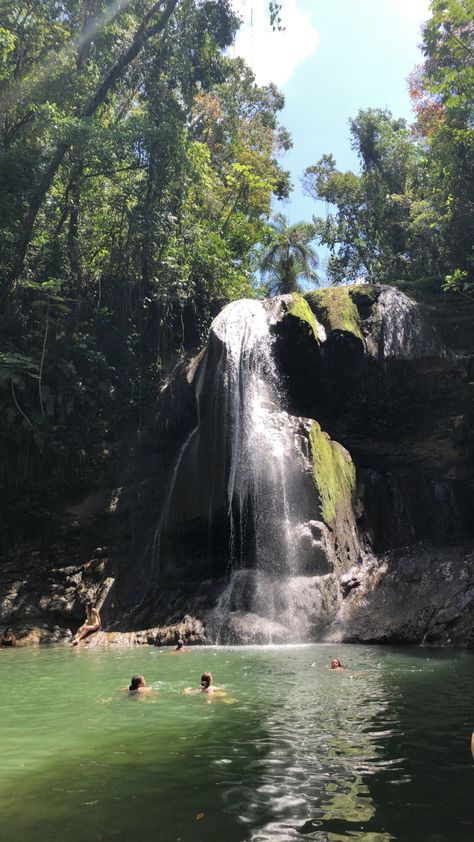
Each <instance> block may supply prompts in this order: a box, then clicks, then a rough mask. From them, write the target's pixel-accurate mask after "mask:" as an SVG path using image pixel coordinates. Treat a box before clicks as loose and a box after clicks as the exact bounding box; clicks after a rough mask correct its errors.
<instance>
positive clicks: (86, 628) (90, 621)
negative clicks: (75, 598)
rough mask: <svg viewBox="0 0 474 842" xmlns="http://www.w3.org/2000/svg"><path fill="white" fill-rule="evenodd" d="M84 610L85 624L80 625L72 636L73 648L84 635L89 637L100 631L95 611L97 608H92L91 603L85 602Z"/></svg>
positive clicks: (98, 617)
mask: <svg viewBox="0 0 474 842" xmlns="http://www.w3.org/2000/svg"><path fill="white" fill-rule="evenodd" d="M85 610H86V620H85V623H83V624H82V626H81V627H80V628H78V630H77V632H76V634H75V635H74V637H73V639H72V641H71V643H72V645H73V646H77V644H78V643H79V641H80V640H82V638H83V637H85V636H86V635H91V634H93V633H94V632H96V631H99V629H100V615H99V612H98V611H97V608H93V606H92V602H86V604H85Z"/></svg>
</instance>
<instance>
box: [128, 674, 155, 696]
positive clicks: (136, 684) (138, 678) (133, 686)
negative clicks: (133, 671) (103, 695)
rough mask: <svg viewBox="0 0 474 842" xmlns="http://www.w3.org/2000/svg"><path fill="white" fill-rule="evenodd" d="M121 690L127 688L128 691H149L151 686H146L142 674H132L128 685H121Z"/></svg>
mask: <svg viewBox="0 0 474 842" xmlns="http://www.w3.org/2000/svg"><path fill="white" fill-rule="evenodd" d="M122 689H123V690H128V692H129V693H145V694H146V693H151V692H152V691H151V687H147V686H146V681H145V676H144V675H132V677H131V679H130V687H123V688H122Z"/></svg>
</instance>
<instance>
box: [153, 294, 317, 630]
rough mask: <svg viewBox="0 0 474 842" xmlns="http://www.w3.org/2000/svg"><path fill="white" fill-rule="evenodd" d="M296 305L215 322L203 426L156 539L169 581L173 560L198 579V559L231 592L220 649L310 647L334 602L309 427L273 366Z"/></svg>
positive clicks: (256, 308) (264, 304)
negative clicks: (288, 407) (240, 643)
mask: <svg viewBox="0 0 474 842" xmlns="http://www.w3.org/2000/svg"><path fill="white" fill-rule="evenodd" d="M290 304H291V296H282V297H280V298H275V299H272V300H270V301H256V300H243V301H236V302H233V303H231V304H229V305H228V306H227V307H225V308H224V309H223V310H222V312H221V313H220V314H219V315H218V316H217V318H216V319H215V320H214V322H213V324H212V326H211V330H210V338H209V343H208V347H207V350H206V354H205V356H204V358H203V359H202V360H201V363H200V369H199V371H198V374H197V379H196V384H197V385H196V402H197V405H198V406H197V424H196V426H195V428H194V429H193V430H192V431H191V433H190V434H189V435H188V439H187V440H186V442H185V444H184V445H183V447H182V448H181V451H180V454H179V458H178V461H177V464H176V467H175V471H174V476H173V480H172V484H171V487H170V490H169V494H168V498H167V500H166V503H165V507H164V510H163V513H162V516H161V518H160V521H159V524H158V527H157V530H156V534H155V542H154V543H155V557H156V565H155V566H156V567H157V568H158V569H160V571H161V569H162V567H163V565H162V559H161V556H163V555H164V556H167V558H168V565H166V564H165V565H164V567H165V568H166V566H168V569H169V570H170V569H171V567H173V566H174V568H176V566H177V565H184V566H185V570H189V571H190V573H189V575H192V570H193V568H194V567H195V564H196V559H197V558H199V559H200V569H202V568H203V566H204V568H206V564H207V567H208V569H209V577H210V580H209V587H210V588H211V587H212V586H213V585H214V584H215V581H216V579H218V578H219V579H220V581H221V583H223V584H221V587H220V593H219V592H218V591H217V592H216V605H215V609H214V610H212V611H211V612H210V614H209V625H210V627H211V630H212V631H211V635H212V637H213V638H215V639H217V640H234V639H238V640H258V641H272V640H278V641H282V640H306V639H308V638H309V637H311V636H313V635H314V633H315V629H316V628H317V627H318V624H319V623H320V621H321V618H322V617H324V616H325V615H326V614H327V613H328V611H329V610H330V609H329V603H331V602H334V599H333V596H332V595H331V591H332V587H333V585H332V577H331V575H330V574H331V572H332V570H333V562H334V559H333V552H332V547H331V542H330V540H329V538H328V530H327V527H326V526H325V524H324V523H322V522H320V520H315V518H318V511H319V508H318V506H319V498H318V495H317V492H316V489H315V485H314V481H313V477H312V466H311V460H310V458H309V444H308V431H309V426H310V422H308V421H306V420H305V419H301V418H297V417H295V416H291V415H289V414H288V413H287V412H286V411H285V409H284V395H283V393H282V388H281V384H280V382H279V376H278V372H277V369H276V365H275V360H274V353H273V351H274V347H273V346H274V335H273V333H272V329H271V328H272V325H273V324H275V323H276V322H277V321H279V320H281V319H282V318H283V316H284V315H285V313H286V312H287V310H288V308H289V306H290ZM193 548H194V553H193ZM203 559H205V560H204V561H203Z"/></svg>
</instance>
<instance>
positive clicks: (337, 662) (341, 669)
mask: <svg viewBox="0 0 474 842" xmlns="http://www.w3.org/2000/svg"><path fill="white" fill-rule="evenodd" d="M331 669H332V670H336V672H344V670H345V667H343V666H342V664H341V662H340V660H339V658H333V659H332V661H331Z"/></svg>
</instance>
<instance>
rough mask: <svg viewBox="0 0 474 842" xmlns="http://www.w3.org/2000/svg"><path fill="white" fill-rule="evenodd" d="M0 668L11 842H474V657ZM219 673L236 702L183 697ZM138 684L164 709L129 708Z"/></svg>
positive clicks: (62, 659) (224, 652)
mask: <svg viewBox="0 0 474 842" xmlns="http://www.w3.org/2000/svg"><path fill="white" fill-rule="evenodd" d="M332 656H339V657H340V658H341V660H342V662H343V663H346V664H347V666H348V668H349V669H348V671H347V672H345V673H334V672H331V671H330V670H329V669H328V663H329V661H330V658H331V657H332ZM0 669H1V671H2V675H1V682H0V705H1V717H0V780H1V787H0V839H1V840H2V842H10V841H11V842H13V840H15V842H76V840H77V842H79V840H80V842H86V840H114V839H117V840H119V841H120V840H121V839H123V840H131V839H132V838H136V837H142V839H146V840H149V839H150V840H151V839H153V840H157V842H199V841H200V840H206V842H214V840H216V842H217V840H219V842H243V841H244V840H249V842H250V841H251V842H266V840H271V842H279V840H281V842H290V841H291V840H299V841H300V842H304V840H305V839H308V840H312V839H316V840H328V842H339V840H366V842H387V841H388V840H392V839H396V840H407V842H423V840H433V841H434V840H443V842H456V840H470V842H472V840H473V839H474V762H473V761H472V760H471V756H470V751H469V735H470V732H471V731H472V730H473V729H474V705H473V698H474V656H473V655H472V654H469V653H463V652H458V653H452V652H439V651H433V650H427V649H408V648H407V649H394V648H382V647H363V646H338V647H333V646H318V645H311V646H300V647H297V646H292V647H268V648H266V647H258V648H257V647H249V648H247V647H243V648H238V649H237V648H231V647H228V648H220V649H215V648H213V647H208V648H205V649H204V648H198V649H195V650H194V651H193V652H187V653H186V654H184V655H179V656H172V655H171V653H170V650H167V649H156V648H153V647H144V648H139V649H136V650H133V651H130V650H123V651H115V652H114V651H105V650H104V651H97V650H95V651H94V650H90V651H87V650H86V649H82V650H81V649H80V648H78V649H77V650H74V649H70V648H59V647H58V648H51V649H37V650H33V649H30V650H26V649H23V650H22V649H17V650H3V651H0ZM209 669H210V670H212V672H213V674H214V679H215V682H216V683H217V684H219V685H224V686H225V688H226V690H227V694H228V695H227V697H226V698H225V699H216V700H213V701H212V703H210V702H209V700H208V698H207V697H205V696H204V695H199V696H183V695H181V690H182V688H183V687H185V686H188V685H190V684H194V685H195V686H199V677H200V674H201V672H203V671H205V670H209ZM132 673H143V674H144V675H145V677H146V679H147V682H148V684H150V685H151V686H152V687H153V688H154V689H155V690H156V693H154V694H153V695H152V696H151V697H149V698H143V697H142V698H133V697H132V698H130V697H129V696H128V695H127V694H126V693H123V692H121V691H120V688H121V687H123V686H125V685H126V684H128V682H129V679H130V676H131V675H132Z"/></svg>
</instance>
